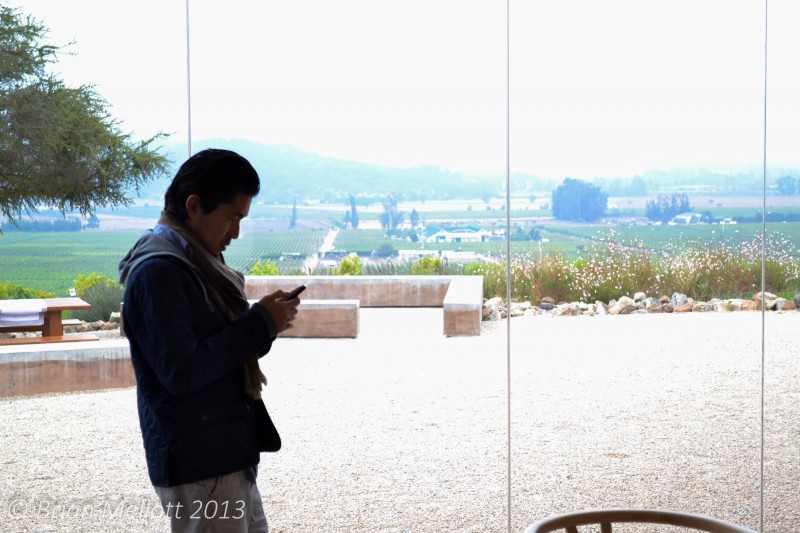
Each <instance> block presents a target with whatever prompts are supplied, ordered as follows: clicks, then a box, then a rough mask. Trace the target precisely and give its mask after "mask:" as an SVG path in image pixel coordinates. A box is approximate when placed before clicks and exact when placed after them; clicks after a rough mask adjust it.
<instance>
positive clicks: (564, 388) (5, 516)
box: [0, 309, 800, 533]
mask: <svg viewBox="0 0 800 533" xmlns="http://www.w3.org/2000/svg"><path fill="white" fill-rule="evenodd" d="M441 313H442V310H441V309H363V310H362V319H361V320H362V323H361V333H360V334H359V337H358V338H357V339H333V340H326V339H281V340H280V342H279V343H278V344H276V345H275V347H274V350H273V352H272V353H271V354H270V355H268V356H267V357H266V358H265V360H264V361H263V369H264V371H265V373H266V374H267V376H268V378H269V380H270V383H269V386H268V387H267V389H266V396H265V397H266V402H267V405H268V407H269V409H270V412H271V414H272V415H273V418H274V419H275V422H276V425H277V427H278V428H279V430H280V431H281V435H282V438H283V442H284V448H283V450H281V451H280V452H279V453H277V454H264V455H262V462H261V465H262V466H261V471H260V477H259V486H260V488H261V492H262V494H263V496H264V499H265V509H266V511H267V515H268V518H269V520H270V527H271V531H273V532H304V531H325V532H327V531H331V532H354V531H361V532H376V531H387V532H395V531H396V532H400V531H409V532H411V531H413V532H428V531H429V532H443V531H465V532H466V531H469V532H481V533H485V532H490V531H498V532H500V531H505V530H506V521H507V511H508V507H507V499H506V494H507V478H506V466H507V453H506V438H507V429H506V428H507V426H506V412H507V401H506V391H507V384H506V353H507V350H506V347H507V339H508V336H507V330H506V326H505V322H502V323H484V324H483V331H482V332H481V336H480V337H468V338H445V337H444V336H443V335H442V331H441V324H442V316H441ZM760 318H761V317H760V313H736V314H716V313H714V314H711V313H709V314H697V315H694V316H692V315H680V316H678V315H669V316H667V315H640V316H618V317H611V316H606V317H574V318H569V317H558V318H551V317H535V318H520V319H514V320H513V321H512V329H511V346H512V370H513V378H512V383H511V387H512V403H511V407H512V411H513V416H512V453H511V464H512V472H513V473H512V481H511V494H512V500H511V506H512V530H513V531H519V532H521V531H523V530H524V528H525V527H526V525H527V524H529V523H530V522H533V521H534V520H536V519H538V518H541V517H543V516H548V515H550V514H553V513H559V512H566V511H573V510H580V509H587V508H598V507H648V508H665V509H674V510H681V511H689V512H700V513H705V514H710V515H713V516H717V517H720V518H725V519H727V520H731V521H735V522H739V523H742V524H745V525H748V526H750V527H753V528H757V526H758V513H759V491H758V488H759V453H760V452H759V443H760V440H759V439H760V433H759V420H760V414H759V413H760V393H759V391H760V362H761V337H760V335H761V323H760ZM798 326H800V314H798V313H787V314H770V315H768V318H767V327H766V332H767V335H766V338H767V342H766V349H767V366H766V368H767V376H766V379H767V391H768V393H767V397H766V413H767V416H766V421H767V426H766V427H767V437H766V470H765V474H766V476H765V479H766V492H765V512H766V515H765V516H766V518H765V531H771V532H782V533H785V532H787V531H800V498H798V497H797V494H798V493H800V481H798V480H800V472H798V470H800V439H799V438H798V437H800V428H799V426H798V424H797V413H798V412H800V385H798V383H800V361H798V357H797V349H796V338H797V334H796V332H797V331H798ZM101 342H102V341H101ZM0 420H2V428H3V429H2V432H1V433H0V464H2V465H3V466H2V469H1V470H0V524H2V525H3V531H14V532H16V531H18V532H22V531H26V532H28V531H86V532H89V531H91V532H94V531H97V532H100V531H102V532H106V531H112V530H113V531H138V532H151V531H165V530H166V526H165V521H164V519H163V518H162V516H161V511H160V508H159V507H158V502H157V499H156V497H155V495H154V493H153V491H152V488H151V487H150V486H149V483H148V480H147V475H146V469H145V464H144V454H143V450H142V446H141V438H140V435H139V429H138V421H137V418H136V407H135V391H134V389H133V388H123V389H116V390H108V391H99V392H87V393H71V394H51V395H39V396H31V397H26V398H23V397H20V398H4V399H0Z"/></svg>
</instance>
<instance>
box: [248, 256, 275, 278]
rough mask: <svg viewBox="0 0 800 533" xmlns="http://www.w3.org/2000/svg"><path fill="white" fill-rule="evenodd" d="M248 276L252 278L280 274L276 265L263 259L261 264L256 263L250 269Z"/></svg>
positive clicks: (259, 262)
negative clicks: (252, 276) (250, 275)
mask: <svg viewBox="0 0 800 533" xmlns="http://www.w3.org/2000/svg"><path fill="white" fill-rule="evenodd" d="M250 274H252V275H254V276H277V275H278V274H280V273H279V272H278V265H276V264H275V262H274V261H270V260H269V259H264V261H263V262H262V261H258V262H257V263H256V264H254V265H253V266H252V267H250Z"/></svg>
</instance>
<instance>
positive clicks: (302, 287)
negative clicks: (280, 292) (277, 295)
mask: <svg viewBox="0 0 800 533" xmlns="http://www.w3.org/2000/svg"><path fill="white" fill-rule="evenodd" d="M304 290H306V286H305V285H300V286H299V287H297V288H296V289H295V290H293V291H292V292H290V293H289V295H288V296H287V297H286V300H287V301H289V300H294V299H295V298H297V297H298V296H300V293H301V292H303V291H304Z"/></svg>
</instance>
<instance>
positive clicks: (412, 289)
mask: <svg viewBox="0 0 800 533" xmlns="http://www.w3.org/2000/svg"><path fill="white" fill-rule="evenodd" d="M300 284H305V285H307V286H308V289H307V290H306V291H305V292H304V293H303V296H302V297H301V300H302V303H301V305H300V308H299V309H298V315H297V320H296V321H295V327H294V328H292V329H293V330H295V331H294V332H291V333H290V332H288V331H287V332H286V333H287V336H289V335H292V336H297V337H300V336H309V337H310V336H323V337H324V336H328V335H327V334H325V335H317V334H316V333H315V334H313V335H312V334H307V335H303V334H302V333H304V332H306V333H312V331H313V330H314V328H316V330H317V331H322V330H323V329H324V328H323V327H322V325H319V326H314V327H312V326H311V325H308V326H306V325H305V324H301V323H300V322H301V319H302V321H303V322H305V319H304V318H303V317H302V316H301V315H303V314H304V313H305V312H308V313H309V314H308V315H307V316H308V317H309V318H310V317H311V316H312V313H314V312H315V311H316V310H317V309H319V311H317V314H316V315H315V316H316V317H317V318H318V319H320V320H322V317H323V316H324V315H325V314H326V313H330V312H332V310H333V309H337V312H338V313H341V314H340V315H339V316H340V318H333V317H332V318H331V319H330V322H331V323H332V324H333V323H335V324H336V325H337V327H340V328H342V329H343V330H346V331H353V325H352V324H350V326H349V327H344V324H343V320H350V321H352V320H355V332H356V334H357V333H358V319H357V317H358V310H359V309H360V307H441V308H442V309H443V315H444V319H443V333H444V335H446V336H448V337H466V336H478V335H480V331H481V311H482V306H483V277H482V276H246V281H245V293H246V295H247V298H248V299H251V300H256V299H258V298H261V297H262V296H264V295H266V294H269V293H271V292H273V291H276V290H284V291H287V292H288V291H290V290H292V289H294V288H295V287H297V286H298V285H300ZM324 303H327V304H330V305H336V306H338V307H335V308H323V307H320V306H322V305H323V304H324ZM356 303H357V304H358V305H356ZM304 306H307V307H305V308H304ZM353 313H355V319H354V318H353V316H354V315H353ZM341 317H346V318H341ZM340 336H341V335H340ZM345 336H349V335H345Z"/></svg>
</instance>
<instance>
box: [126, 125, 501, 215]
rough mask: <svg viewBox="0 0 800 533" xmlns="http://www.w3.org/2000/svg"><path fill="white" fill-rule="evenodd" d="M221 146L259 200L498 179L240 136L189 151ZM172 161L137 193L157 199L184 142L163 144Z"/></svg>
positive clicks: (458, 187) (483, 190)
mask: <svg viewBox="0 0 800 533" xmlns="http://www.w3.org/2000/svg"><path fill="white" fill-rule="evenodd" d="M209 147H214V148H226V149H229V150H233V151H235V152H237V153H239V154H241V155H242V156H244V157H246V158H247V159H248V160H249V161H250V163H251V164H252V165H253V167H255V169H256V171H257V172H258V175H259V177H260V178H261V183H262V185H261V194H260V195H259V198H260V199H263V200H264V201H266V202H267V203H272V202H276V203H291V202H292V200H294V198H295V197H296V198H297V199H298V200H303V199H315V200H321V201H323V202H329V201H336V200H339V201H342V200H343V199H346V198H348V196H349V195H350V194H351V193H352V194H355V195H357V196H360V197H377V198H383V197H386V196H388V195H389V194H395V195H396V196H397V197H398V198H399V199H403V200H423V199H424V200H434V199H452V198H481V197H494V196H498V195H500V194H501V189H502V180H500V179H498V178H476V177H472V176H465V175H464V174H460V173H457V172H450V171H447V170H444V169H440V168H437V167H432V166H425V167H416V168H395V167H386V166H381V165H372V164H366V163H359V162H356V161H345V160H341V159H335V158H330V157H323V156H319V155H317V154H313V153H311V152H306V151H303V150H300V149H298V148H294V147H292V146H287V145H268V144H261V143H257V142H253V141H248V140H242V139H211V140H206V141H200V142H197V143H193V146H192V150H193V151H194V152H198V151H200V150H202V149H204V148H209ZM165 149H166V153H167V155H168V156H169V158H170V159H171V160H172V161H173V162H174V163H173V168H172V169H171V171H170V173H169V176H168V177H167V178H164V179H162V180H158V181H154V182H151V183H149V184H148V185H147V186H146V187H145V188H144V189H143V190H142V194H141V197H143V198H159V199H160V198H163V196H164V191H166V188H167V186H168V185H169V182H170V181H171V179H172V176H173V175H174V174H175V171H177V169H178V167H179V166H180V164H181V163H182V162H183V161H184V160H185V159H186V157H187V154H188V150H187V146H186V144H182V145H179V144H176V145H168V146H166V147H165Z"/></svg>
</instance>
